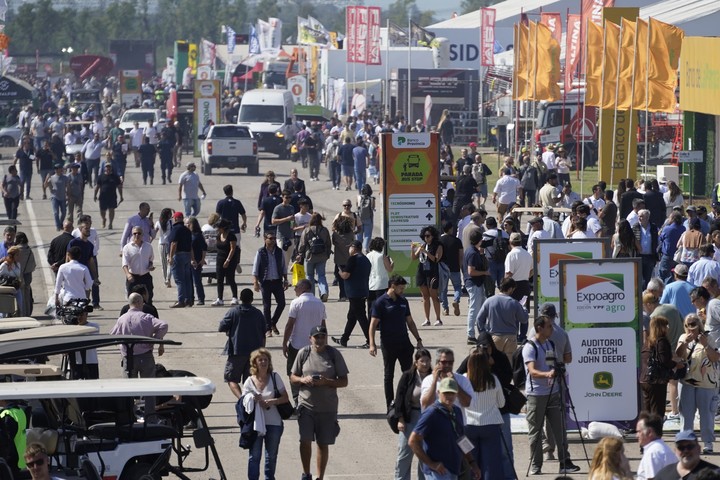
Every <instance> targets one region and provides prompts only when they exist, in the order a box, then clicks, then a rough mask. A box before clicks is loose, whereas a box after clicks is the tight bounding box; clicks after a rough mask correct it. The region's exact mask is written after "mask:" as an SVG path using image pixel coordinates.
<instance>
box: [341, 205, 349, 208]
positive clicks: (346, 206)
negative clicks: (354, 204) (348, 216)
mask: <svg viewBox="0 0 720 480" xmlns="http://www.w3.org/2000/svg"><path fill="white" fill-rule="evenodd" d="M343 207H345V208H348V207H351V205H343Z"/></svg>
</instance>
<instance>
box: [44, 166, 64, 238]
mask: <svg viewBox="0 0 720 480" xmlns="http://www.w3.org/2000/svg"><path fill="white" fill-rule="evenodd" d="M68 184H69V181H68V177H67V176H65V175H64V174H63V165H62V163H56V164H55V173H54V174H53V175H51V176H48V177H47V178H46V179H45V182H44V183H43V186H44V187H45V188H50V202H51V203H52V209H53V217H54V219H55V228H56V229H57V231H58V232H59V231H60V230H61V229H62V222H63V220H65V215H66V214H67V190H68Z"/></svg>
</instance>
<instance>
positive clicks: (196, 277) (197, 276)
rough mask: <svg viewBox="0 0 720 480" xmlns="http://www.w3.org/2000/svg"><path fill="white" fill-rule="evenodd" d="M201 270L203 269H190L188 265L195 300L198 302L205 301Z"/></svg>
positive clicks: (199, 267)
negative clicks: (193, 285)
mask: <svg viewBox="0 0 720 480" xmlns="http://www.w3.org/2000/svg"><path fill="white" fill-rule="evenodd" d="M202 269H203V267H201V266H198V267H197V268H192V264H190V272H191V273H192V280H193V283H194V284H195V291H196V292H197V298H198V300H199V301H201V302H204V301H205V288H204V287H203V284H202Z"/></svg>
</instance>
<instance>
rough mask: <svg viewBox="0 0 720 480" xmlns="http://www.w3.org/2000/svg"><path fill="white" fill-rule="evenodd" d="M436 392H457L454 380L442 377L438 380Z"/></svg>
mask: <svg viewBox="0 0 720 480" xmlns="http://www.w3.org/2000/svg"><path fill="white" fill-rule="evenodd" d="M438 392H440V393H447V392H451V393H457V392H458V384H457V382H456V381H455V379H454V378H447V377H446V378H443V379H442V380H440V386H439V387H438Z"/></svg>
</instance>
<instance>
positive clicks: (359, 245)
mask: <svg viewBox="0 0 720 480" xmlns="http://www.w3.org/2000/svg"><path fill="white" fill-rule="evenodd" d="M350 246H351V247H354V248H355V249H356V250H362V242H361V241H360V240H353V241H352V242H350Z"/></svg>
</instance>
